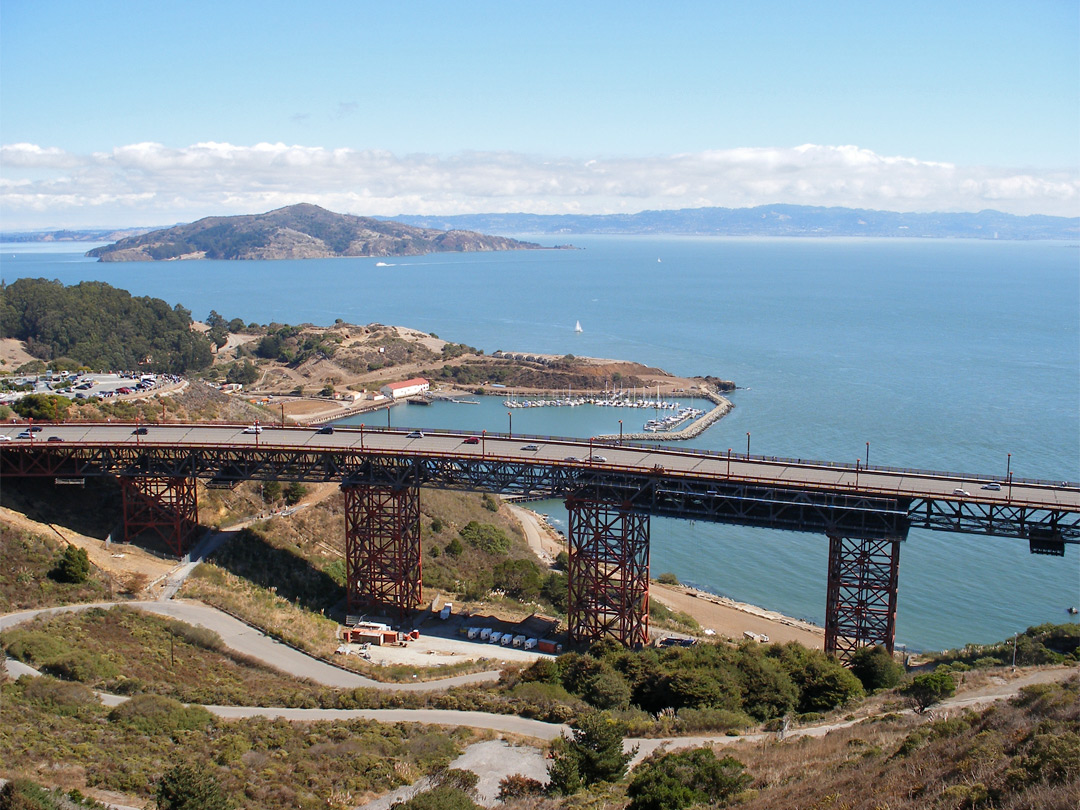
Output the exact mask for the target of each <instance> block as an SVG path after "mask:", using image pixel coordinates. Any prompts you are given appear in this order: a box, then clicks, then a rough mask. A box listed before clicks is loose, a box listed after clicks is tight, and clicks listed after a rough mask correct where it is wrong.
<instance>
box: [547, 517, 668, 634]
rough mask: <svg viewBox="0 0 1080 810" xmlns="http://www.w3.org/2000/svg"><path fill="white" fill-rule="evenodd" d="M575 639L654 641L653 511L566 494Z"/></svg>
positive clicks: (570, 603)
mask: <svg viewBox="0 0 1080 810" xmlns="http://www.w3.org/2000/svg"><path fill="white" fill-rule="evenodd" d="M566 508H567V511H568V512H569V518H570V524H569V533H568V537H569V542H570V552H569V557H570V564H569V569H568V574H569V577H568V578H569V587H570V595H569V601H568V605H567V623H568V624H569V628H570V632H569V638H570V641H571V642H592V641H597V640H599V639H601V638H605V637H610V638H615V639H617V640H618V641H621V642H622V643H623V644H625V645H627V646H628V647H631V648H637V647H641V646H644V645H645V644H647V643H648V641H649V516H648V515H646V514H639V513H636V512H632V511H631V510H630V508H629V506H628V505H627V504H618V503H610V502H605V501H598V500H589V499H586V498H579V497H570V498H567V499H566Z"/></svg>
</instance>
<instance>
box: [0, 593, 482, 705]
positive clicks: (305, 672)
mask: <svg viewBox="0 0 1080 810" xmlns="http://www.w3.org/2000/svg"><path fill="white" fill-rule="evenodd" d="M117 605H124V606H126V607H132V608H138V609H139V610H145V611H147V612H148V613H156V614H158V615H161V616H169V617H171V618H173V619H179V620H180V621H184V622H187V623H188V624H194V625H197V626H200V627H205V628H207V629H208V630H213V631H214V632H215V633H217V634H218V635H219V636H221V640H222V641H223V642H224V643H225V645H226V646H227V647H229V648H230V649H232V650H235V651H236V652H239V653H243V654H244V655H249V656H251V657H252V658H256V659H258V660H260V661H263V662H265V663H267V664H269V665H270V666H272V667H275V668H277V669H279V670H281V671H282V672H284V673H286V674H288V675H292V676H294V677H297V678H308V679H309V680H312V681H315V682H316V683H319V684H322V685H323V686H331V687H335V688H338V689H353V688H356V687H358V686H363V687H367V688H369V689H384V690H388V691H402V692H436V691H441V690H443V689H449V688H450V687H452V686H462V685H465V684H476V683H491V682H493V681H497V680H498V679H499V673H498V672H478V673H473V674H471V675H457V676H455V677H453V678H444V679H442V680H438V681H423V682H420V683H401V684H398V683H383V682H382V681H375V680H372V679H371V678H365V677H364V676H363V675H358V674H356V673H354V672H347V671H345V670H343V669H339V668H338V667H335V666H332V665H330V664H327V663H325V662H323V661H320V660H318V659H317V658H312V657H311V656H310V655H306V654H304V653H302V652H300V651H299V650H296V649H293V648H292V647H290V646H288V645H287V644H282V643H281V642H280V641H276V640H274V639H272V638H270V637H269V636H267V635H265V634H264V633H262V632H261V631H259V630H256V629H255V628H254V627H250V626H249V625H246V624H244V623H243V622H242V621H240V620H239V619H234V618H233V617H232V616H230V615H228V614H227V613H222V612H221V611H220V610H217V609H216V608H212V607H210V606H209V605H204V604H202V603H201V602H190V601H186V600H171V601H168V602H156V601H154V602H149V601H147V602H96V603H93V604H85V605H66V606H64V607H58V608H43V609H41V610H25V611H21V612H19V613H9V614H6V615H4V616H0V630H6V629H7V628H9V627H13V626H15V625H17V624H21V623H22V622H26V621H29V620H30V619H33V618H35V617H36V616H43V615H51V614H55V613H69V612H72V611H78V610H87V609H89V608H92V607H103V608H110V607H116V606H117Z"/></svg>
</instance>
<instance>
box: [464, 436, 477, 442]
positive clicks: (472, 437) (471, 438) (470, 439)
mask: <svg viewBox="0 0 1080 810" xmlns="http://www.w3.org/2000/svg"><path fill="white" fill-rule="evenodd" d="M462 444H480V437H479V436H470V437H469V438H467V439H466V440H465V441H463V442H462Z"/></svg>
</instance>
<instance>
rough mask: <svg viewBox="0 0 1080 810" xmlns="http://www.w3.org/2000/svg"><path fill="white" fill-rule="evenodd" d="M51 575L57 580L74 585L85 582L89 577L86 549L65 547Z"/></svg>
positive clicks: (88, 559)
mask: <svg viewBox="0 0 1080 810" xmlns="http://www.w3.org/2000/svg"><path fill="white" fill-rule="evenodd" d="M52 577H53V579H55V580H57V581H58V582H70V583H72V584H76V585H78V584H81V583H83V582H86V580H87V579H89V578H90V556H89V555H88V554H87V553H86V549H84V548H79V547H77V546H68V547H67V548H65V549H64V552H63V554H61V555H60V559H59V560H58V561H57V563H56V568H54V569H53V572H52Z"/></svg>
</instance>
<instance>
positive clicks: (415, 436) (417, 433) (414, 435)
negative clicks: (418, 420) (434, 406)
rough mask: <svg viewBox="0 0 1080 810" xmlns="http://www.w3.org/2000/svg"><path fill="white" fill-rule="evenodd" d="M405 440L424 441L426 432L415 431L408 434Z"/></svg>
mask: <svg viewBox="0 0 1080 810" xmlns="http://www.w3.org/2000/svg"><path fill="white" fill-rule="evenodd" d="M405 438H406V439H422V438H424V431H422V430H414V431H413V432H412V433H410V434H408V435H407V436H406V437H405Z"/></svg>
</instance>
